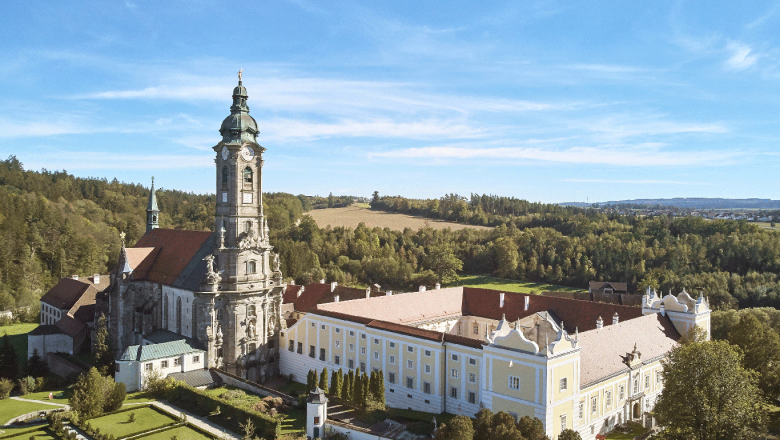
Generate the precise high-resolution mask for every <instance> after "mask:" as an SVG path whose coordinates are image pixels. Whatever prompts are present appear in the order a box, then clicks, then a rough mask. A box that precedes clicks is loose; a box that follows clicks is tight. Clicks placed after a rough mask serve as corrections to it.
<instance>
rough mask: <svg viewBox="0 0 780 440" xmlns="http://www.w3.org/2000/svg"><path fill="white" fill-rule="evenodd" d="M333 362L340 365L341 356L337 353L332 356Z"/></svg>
mask: <svg viewBox="0 0 780 440" xmlns="http://www.w3.org/2000/svg"><path fill="white" fill-rule="evenodd" d="M333 362H334V363H335V364H336V365H341V356H339V355H336V356H333Z"/></svg>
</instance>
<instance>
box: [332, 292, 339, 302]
mask: <svg viewBox="0 0 780 440" xmlns="http://www.w3.org/2000/svg"><path fill="white" fill-rule="evenodd" d="M333 302H334V303H337V302H339V295H338V294H336V295H333Z"/></svg>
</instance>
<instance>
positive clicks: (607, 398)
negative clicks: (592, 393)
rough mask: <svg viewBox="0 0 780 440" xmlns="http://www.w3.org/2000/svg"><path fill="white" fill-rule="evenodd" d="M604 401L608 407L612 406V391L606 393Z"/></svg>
mask: <svg viewBox="0 0 780 440" xmlns="http://www.w3.org/2000/svg"><path fill="white" fill-rule="evenodd" d="M604 403H606V404H607V408H609V407H611V406H612V391H606V392H605V393H604Z"/></svg>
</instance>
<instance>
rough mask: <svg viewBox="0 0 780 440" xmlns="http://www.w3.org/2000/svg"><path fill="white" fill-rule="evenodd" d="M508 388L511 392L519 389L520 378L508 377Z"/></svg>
mask: <svg viewBox="0 0 780 440" xmlns="http://www.w3.org/2000/svg"><path fill="white" fill-rule="evenodd" d="M509 388H511V389H513V390H519V389H520V378H519V377H517V376H509Z"/></svg>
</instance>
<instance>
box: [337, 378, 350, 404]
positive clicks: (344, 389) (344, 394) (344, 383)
mask: <svg viewBox="0 0 780 440" xmlns="http://www.w3.org/2000/svg"><path fill="white" fill-rule="evenodd" d="M339 376H340V377H341V398H342V399H344V400H346V401H349V375H346V376H345V375H344V374H343V372H342V371H341V370H339Z"/></svg>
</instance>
